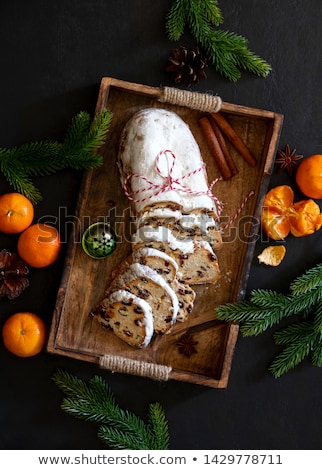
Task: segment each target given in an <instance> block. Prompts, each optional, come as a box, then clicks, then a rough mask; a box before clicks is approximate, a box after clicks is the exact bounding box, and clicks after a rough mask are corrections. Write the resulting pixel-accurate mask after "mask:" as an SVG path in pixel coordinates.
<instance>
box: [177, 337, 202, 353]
mask: <svg viewBox="0 0 322 470" xmlns="http://www.w3.org/2000/svg"><path fill="white" fill-rule="evenodd" d="M197 344H198V341H195V340H194V337H193V336H192V335H189V334H184V335H182V336H181V338H180V339H179V341H178V343H177V346H178V349H179V353H180V354H183V355H184V356H186V357H191V356H192V354H196V353H197V352H198V351H197V349H196V348H195V346H197Z"/></svg>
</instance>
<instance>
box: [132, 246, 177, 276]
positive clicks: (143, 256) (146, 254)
mask: <svg viewBox="0 0 322 470" xmlns="http://www.w3.org/2000/svg"><path fill="white" fill-rule="evenodd" d="M132 260H133V263H140V264H142V265H144V266H149V268H151V269H154V271H156V272H157V273H158V274H160V275H161V276H162V277H163V278H164V279H165V280H166V281H167V282H168V283H169V284H171V282H172V281H173V280H174V279H175V278H176V277H177V276H178V264H177V262H176V261H175V260H174V259H173V258H172V256H169V255H167V254H166V253H164V252H163V251H160V250H157V249H155V248H148V247H142V248H138V249H137V250H134V251H133V253H132ZM179 276H180V274H179Z"/></svg>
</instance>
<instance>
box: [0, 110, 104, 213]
mask: <svg viewBox="0 0 322 470" xmlns="http://www.w3.org/2000/svg"><path fill="white" fill-rule="evenodd" d="M111 119H112V114H111V112H110V111H108V110H106V109H104V110H102V111H101V112H100V113H98V114H97V116H96V117H95V118H94V119H93V121H92V119H91V117H90V115H89V114H88V113H85V112H83V111H82V112H80V113H78V114H77V115H76V116H75V117H74V118H73V120H72V122H71V124H70V126H69V128H68V129H67V132H66V136H65V139H64V142H63V143H59V142H52V141H47V140H45V141H38V142H30V143H26V144H23V145H21V146H19V147H14V148H12V149H0V169H1V171H2V173H3V175H4V177H5V178H6V180H7V181H8V182H9V184H10V185H11V186H12V187H13V189H14V190H16V191H18V192H20V193H22V194H24V195H25V196H26V197H28V198H29V199H30V200H31V201H32V202H33V203H34V204H37V203H38V202H39V201H40V200H41V199H42V195H41V193H40V191H39V190H38V189H37V188H36V186H35V185H34V183H33V181H32V177H34V176H44V175H50V174H53V173H56V172H58V171H61V170H64V169H67V168H72V169H76V170H88V169H91V168H96V167H98V166H100V165H101V164H102V157H101V156H100V155H99V154H98V153H97V151H98V150H99V149H100V147H101V146H102V145H103V144H104V142H105V139H106V137H107V133H108V130H109V126H110V123H111Z"/></svg>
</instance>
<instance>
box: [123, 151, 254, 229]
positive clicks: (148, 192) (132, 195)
mask: <svg viewBox="0 0 322 470" xmlns="http://www.w3.org/2000/svg"><path fill="white" fill-rule="evenodd" d="M161 157H165V158H166V160H167V163H168V168H169V171H168V173H167V174H165V173H163V172H162V170H161V168H160V159H161ZM175 163H176V156H175V155H174V153H173V152H172V151H171V150H161V151H160V152H159V153H158V155H157V156H156V159H155V169H156V171H157V173H158V174H159V175H160V176H161V177H162V178H163V179H164V180H165V182H164V183H163V184H156V183H154V182H153V181H150V180H149V179H148V178H147V177H146V176H144V175H142V174H140V173H131V174H129V175H128V176H127V177H126V178H125V180H124V183H123V189H124V192H125V195H126V196H127V198H128V199H129V200H130V201H132V202H145V201H147V200H149V199H151V198H153V197H157V196H158V195H159V194H162V193H165V192H167V191H181V192H184V193H187V194H191V195H195V196H202V195H205V196H209V197H210V198H211V199H213V201H214V203H215V206H216V210H217V214H218V217H220V215H221V212H222V204H221V202H220V200H219V199H218V198H217V196H215V195H214V194H213V193H212V188H213V187H214V186H215V185H216V184H217V183H218V182H219V181H222V179H223V178H222V177H221V176H219V177H218V178H216V179H214V180H213V181H212V182H211V183H210V185H209V186H208V188H207V189H206V190H205V191H197V190H194V189H192V188H190V187H189V186H187V185H185V184H183V181H184V180H185V179H187V178H189V177H191V176H194V175H196V174H197V173H200V172H201V171H204V170H205V168H206V164H205V163H203V164H202V165H201V166H200V167H198V168H196V169H194V170H192V171H190V172H188V173H186V174H185V175H183V176H180V177H178V178H174V177H173V170H174V167H175ZM134 178H137V179H139V180H142V181H145V183H146V184H147V185H146V186H145V187H144V188H141V189H137V190H136V191H132V192H131V191H129V189H128V186H129V183H130V182H131V180H132V179H134ZM139 195H143V197H139ZM253 195H254V191H250V192H249V193H248V194H247V196H246V197H245V198H244V200H243V202H242V203H241V205H240V207H239V209H238V210H237V211H236V213H235V214H234V216H233V217H232V218H231V219H230V221H229V222H228V224H226V225H225V227H224V228H227V227H228V226H230V225H231V224H232V223H234V222H235V220H236V219H237V217H238V216H239V215H240V213H241V212H242V210H243V209H244V207H245V205H246V203H247V201H248V199H249V198H250V197H251V196H253Z"/></svg>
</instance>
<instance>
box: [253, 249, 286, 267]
mask: <svg viewBox="0 0 322 470" xmlns="http://www.w3.org/2000/svg"><path fill="white" fill-rule="evenodd" d="M285 254H286V248H285V246H284V245H276V246H268V247H267V248H265V249H264V250H263V251H262V252H261V254H260V255H258V256H257V258H258V260H259V262H260V263H264V264H267V265H268V266H278V265H279V264H281V262H282V261H283V259H284V256H285Z"/></svg>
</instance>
